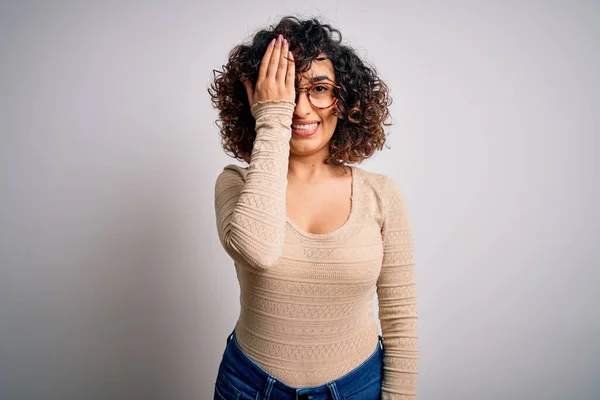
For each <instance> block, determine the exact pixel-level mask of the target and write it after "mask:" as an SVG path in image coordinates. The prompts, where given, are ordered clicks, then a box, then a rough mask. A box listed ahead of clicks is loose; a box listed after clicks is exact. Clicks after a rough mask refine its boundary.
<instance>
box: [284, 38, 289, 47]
mask: <svg viewBox="0 0 600 400" xmlns="http://www.w3.org/2000/svg"><path fill="white" fill-rule="evenodd" d="M287 45H288V41H287V39H283V46H284V47H287Z"/></svg>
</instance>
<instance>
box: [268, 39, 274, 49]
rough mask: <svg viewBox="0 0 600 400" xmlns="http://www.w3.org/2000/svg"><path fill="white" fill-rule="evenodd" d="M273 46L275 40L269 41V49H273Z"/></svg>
mask: <svg viewBox="0 0 600 400" xmlns="http://www.w3.org/2000/svg"><path fill="white" fill-rule="evenodd" d="M273 45H275V39H273V40H271V43H270V44H269V46H271V47H273Z"/></svg>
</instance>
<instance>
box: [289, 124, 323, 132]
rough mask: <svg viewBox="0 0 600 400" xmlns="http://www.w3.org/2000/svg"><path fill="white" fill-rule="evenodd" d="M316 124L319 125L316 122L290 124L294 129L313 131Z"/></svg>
mask: <svg viewBox="0 0 600 400" xmlns="http://www.w3.org/2000/svg"><path fill="white" fill-rule="evenodd" d="M317 126H319V123H318V122H315V123H313V124H292V129H294V130H296V131H306V132H310V131H313V130H314V129H315V128H316V127H317Z"/></svg>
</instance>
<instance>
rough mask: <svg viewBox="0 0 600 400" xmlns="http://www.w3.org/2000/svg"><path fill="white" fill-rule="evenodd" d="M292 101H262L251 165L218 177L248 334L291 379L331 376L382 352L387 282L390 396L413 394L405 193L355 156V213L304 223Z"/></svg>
mask: <svg viewBox="0 0 600 400" xmlns="http://www.w3.org/2000/svg"><path fill="white" fill-rule="evenodd" d="M293 111H294V104H293V103H288V102H284V101H281V102H272V101H269V102H263V103H259V104H257V105H255V106H254V107H253V108H252V114H253V115H254V118H255V119H256V140H255V141H254V147H253V150H252V160H251V162H250V164H249V167H248V168H242V167H238V166H234V165H229V166H227V167H225V169H224V170H223V172H222V173H221V174H220V175H219V177H218V178H217V181H216V185H215V210H216V217H217V227H218V232H219V238H220V240H221V243H222V244H223V247H224V248H225V250H226V251H227V253H228V254H229V255H230V256H231V257H232V259H233V260H234V264H235V268H236V272H237V278H238V280H239V284H240V307H241V311H240V316H239V318H238V321H237V324H236V327H235V331H236V337H237V341H238V342H239V345H240V347H241V348H242V350H243V351H244V352H245V353H246V354H247V355H248V356H249V357H250V358H251V359H252V361H254V362H255V363H256V364H257V365H258V366H260V367H261V368H262V369H263V370H265V371H266V372H268V373H269V374H271V375H272V376H274V377H275V378H276V379H278V380H280V381H282V382H283V383H285V384H287V385H289V386H292V387H308V386H319V385H323V384H325V383H327V382H329V381H332V380H335V379H337V378H340V377H342V376H343V375H345V374H346V373H348V372H350V371H351V370H352V369H354V368H356V367H358V366H359V365H360V364H361V363H362V362H363V361H365V360H366V359H367V358H368V357H369V356H370V355H371V354H372V353H373V352H374V351H375V349H376V346H377V345H378V343H377V341H378V330H377V323H376V320H375V317H374V316H373V311H372V300H373V294H374V293H375V292H377V295H378V299H379V319H380V322H381V330H382V336H383V343H384V375H383V384H382V399H384V400H385V399H395V400H399V399H402V400H405V399H414V398H415V394H416V384H417V370H418V348H417V329H416V328H417V302H416V293H415V284H414V257H413V256H414V254H413V245H412V237H411V231H410V226H409V220H408V216H407V212H406V208H405V205H404V202H403V198H402V196H401V195H400V193H399V191H398V188H397V187H396V185H395V184H394V182H393V181H392V180H391V179H390V178H389V177H387V176H385V175H381V174H376V173H372V172H367V171H365V170H363V169H361V168H358V167H354V166H353V167H351V171H352V207H351V212H350V215H349V217H348V220H347V221H346V223H345V224H344V225H342V226H341V227H340V228H338V229H336V230H335V231H333V232H329V233H325V234H312V233H309V232H305V231H303V230H302V229H300V228H298V227H297V226H296V225H295V224H294V223H293V221H291V220H289V219H288V218H287V216H286V206H285V199H286V189H287V172H288V157H289V141H290V138H291V122H292V114H293Z"/></svg>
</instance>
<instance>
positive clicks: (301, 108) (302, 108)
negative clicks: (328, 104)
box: [294, 91, 312, 117]
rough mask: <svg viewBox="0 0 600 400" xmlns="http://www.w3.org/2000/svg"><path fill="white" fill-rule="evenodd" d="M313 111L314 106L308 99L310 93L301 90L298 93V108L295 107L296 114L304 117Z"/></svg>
mask: <svg viewBox="0 0 600 400" xmlns="http://www.w3.org/2000/svg"><path fill="white" fill-rule="evenodd" d="M311 111H312V106H311V105H310V102H309V101H308V95H307V94H306V92H305V91H301V92H299V93H297V94H296V108H295V109H294V114H296V115H297V116H299V117H304V116H306V115H308V114H310V112H311Z"/></svg>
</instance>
